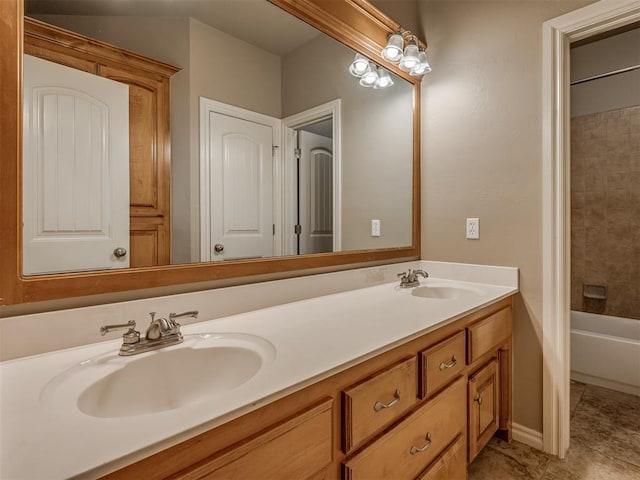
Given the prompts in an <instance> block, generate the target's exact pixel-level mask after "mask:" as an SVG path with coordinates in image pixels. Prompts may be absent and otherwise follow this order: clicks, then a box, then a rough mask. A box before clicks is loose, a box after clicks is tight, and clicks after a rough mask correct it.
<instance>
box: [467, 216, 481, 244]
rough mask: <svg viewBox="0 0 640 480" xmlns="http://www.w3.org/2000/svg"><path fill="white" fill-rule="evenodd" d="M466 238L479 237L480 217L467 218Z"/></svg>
mask: <svg viewBox="0 0 640 480" xmlns="http://www.w3.org/2000/svg"><path fill="white" fill-rule="evenodd" d="M467 238H469V239H471V240H478V239H479V238H480V219H479V218H467Z"/></svg>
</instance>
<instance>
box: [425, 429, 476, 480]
mask: <svg viewBox="0 0 640 480" xmlns="http://www.w3.org/2000/svg"><path fill="white" fill-rule="evenodd" d="M466 478H467V444H466V442H465V436H464V435H462V434H461V435H458V436H457V437H456V439H455V440H454V441H453V442H452V443H451V445H449V446H448V447H447V448H446V449H445V450H444V451H443V452H442V453H441V454H440V455H439V456H438V458H436V459H435V460H434V461H433V463H432V464H431V465H430V466H429V468H427V469H426V470H425V471H424V472H422V473H421V474H420V475H418V477H417V478H416V480H466Z"/></svg>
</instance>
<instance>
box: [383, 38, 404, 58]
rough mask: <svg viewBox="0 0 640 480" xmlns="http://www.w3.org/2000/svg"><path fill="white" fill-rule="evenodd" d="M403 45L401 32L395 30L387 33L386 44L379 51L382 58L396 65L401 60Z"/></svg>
mask: <svg viewBox="0 0 640 480" xmlns="http://www.w3.org/2000/svg"><path fill="white" fill-rule="evenodd" d="M403 45H404V39H403V38H402V33H400V32H396V33H392V34H391V35H389V39H388V40H387V46H386V47H384V48H383V49H382V52H381V53H380V54H381V55H382V58H384V59H385V60H386V61H388V62H391V63H393V64H394V65H397V64H398V63H400V60H402V46H403Z"/></svg>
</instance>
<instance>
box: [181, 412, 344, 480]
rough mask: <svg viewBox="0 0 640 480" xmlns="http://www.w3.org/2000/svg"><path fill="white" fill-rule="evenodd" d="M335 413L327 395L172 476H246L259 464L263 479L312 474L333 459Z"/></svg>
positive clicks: (185, 479)
mask: <svg viewBox="0 0 640 480" xmlns="http://www.w3.org/2000/svg"><path fill="white" fill-rule="evenodd" d="M332 414H333V401H332V400H331V399H327V400H325V401H322V402H321V403H320V404H318V405H314V406H313V407H311V408H309V409H307V410H306V411H303V412H300V413H297V414H295V415H293V416H292V417H291V418H289V419H287V420H285V421H283V422H282V423H280V424H278V425H275V426H272V427H270V428H268V429H266V430H265V431H263V432H260V433H259V434H258V435H256V436H255V437H253V438H251V439H248V440H247V441H245V442H241V443H240V444H238V445H234V446H232V447H231V448H229V449H228V450H226V451H223V452H222V453H220V454H217V455H215V456H213V457H212V458H207V459H205V460H204V461H203V462H201V463H200V464H198V465H196V466H195V467H193V468H189V469H187V470H186V471H184V472H180V473H178V474H177V475H176V476H174V477H173V478H175V479H176V480H178V479H180V480H197V479H204V478H224V479H226V480H234V479H237V480H247V479H250V478H254V477H255V472H256V468H257V466H259V469H260V478H264V479H269V478H273V479H277V478H282V479H285V478H291V479H301V480H303V479H306V478H311V477H312V476H314V475H315V474H316V473H318V472H320V471H321V470H322V469H323V468H324V467H326V466H327V465H329V464H330V463H331V460H332V452H333V449H332V446H331V441H332V435H331V428H332V425H333V422H332Z"/></svg>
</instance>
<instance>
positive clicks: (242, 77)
mask: <svg viewBox="0 0 640 480" xmlns="http://www.w3.org/2000/svg"><path fill="white" fill-rule="evenodd" d="M189 38H190V42H189V43H190V45H191V49H190V65H191V76H190V88H189V91H190V108H191V118H190V125H191V129H190V141H191V159H190V183H189V185H185V187H186V188H185V190H184V191H187V192H189V198H190V204H189V205H188V206H187V208H188V210H186V209H185V210H183V211H182V212H181V214H180V215H181V218H182V219H183V221H184V222H187V221H189V224H190V232H191V235H190V240H189V243H188V245H189V248H190V253H189V256H188V257H186V259H185V260H184V261H186V262H188V261H192V262H198V261H200V228H199V227H200V170H199V169H200V166H199V165H200V158H199V152H200V143H199V142H200V130H199V125H200V103H199V97H201V96H202V97H206V98H210V99H212V100H216V101H218V102H222V103H226V104H230V105H234V106H236V107H240V108H244V109H247V110H251V111H254V112H258V113H262V114H264V115H269V116H271V117H275V118H280V112H281V107H280V105H281V93H280V92H281V83H282V82H281V73H280V72H281V62H280V57H278V56H277V55H274V54H271V53H269V52H267V51H265V50H262V49H260V48H258V47H255V46H253V45H250V44H248V43H246V42H243V41H241V40H238V39H237V38H235V37H232V36H231V35H228V34H226V33H224V32H221V31H220V30H216V29H215V28H212V27H209V26H208V25H205V24H204V23H201V22H199V21H197V20H194V19H190V28H189ZM183 245H184V244H183ZM185 253H186V252H183V255H184V254H185ZM181 258H182V257H181ZM174 263H176V262H174Z"/></svg>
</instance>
